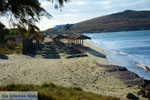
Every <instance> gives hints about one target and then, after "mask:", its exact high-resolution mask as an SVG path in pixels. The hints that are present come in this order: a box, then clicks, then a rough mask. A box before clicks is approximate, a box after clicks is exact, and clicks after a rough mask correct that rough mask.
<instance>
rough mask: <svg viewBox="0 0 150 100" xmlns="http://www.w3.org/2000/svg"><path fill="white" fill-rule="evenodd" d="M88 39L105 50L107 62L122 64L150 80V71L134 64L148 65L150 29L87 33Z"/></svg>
mask: <svg viewBox="0 0 150 100" xmlns="http://www.w3.org/2000/svg"><path fill="white" fill-rule="evenodd" d="M86 35H88V36H90V37H91V38H92V40H90V41H88V42H90V43H92V44H94V45H97V46H99V47H101V48H103V49H104V50H105V53H106V54H107V60H108V62H109V64H113V65H119V66H124V67H126V68H127V69H128V70H130V71H132V72H135V73H137V74H138V75H139V76H141V77H143V78H145V79H149V80H150V72H146V71H145V70H144V69H143V68H142V67H139V66H137V65H136V64H135V62H136V63H139V64H144V65H150V30H146V31H128V32H108V33H89V34H86Z"/></svg>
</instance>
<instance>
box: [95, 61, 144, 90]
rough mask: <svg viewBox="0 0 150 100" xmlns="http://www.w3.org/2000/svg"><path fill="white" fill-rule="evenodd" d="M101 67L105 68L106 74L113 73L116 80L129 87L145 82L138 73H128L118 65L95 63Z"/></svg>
mask: <svg viewBox="0 0 150 100" xmlns="http://www.w3.org/2000/svg"><path fill="white" fill-rule="evenodd" d="M94 63H95V64H97V65H98V66H99V67H103V68H105V70H106V72H109V73H111V74H112V75H114V76H115V77H116V78H119V79H121V80H122V81H123V82H124V83H125V84H126V85H127V86H128V87H130V86H134V85H138V86H140V84H141V83H142V82H143V79H142V78H141V77H139V76H138V75H137V74H136V73H134V72H130V71H128V70H127V69H126V68H125V67H121V66H116V65H103V64H100V63H98V62H94Z"/></svg>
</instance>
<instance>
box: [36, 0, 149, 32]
mask: <svg viewBox="0 0 150 100" xmlns="http://www.w3.org/2000/svg"><path fill="white" fill-rule="evenodd" d="M41 5H42V7H44V8H45V9H46V10H47V11H48V12H49V13H50V14H51V15H52V16H53V18H52V19H46V18H42V20H41V21H40V23H39V24H38V26H39V27H40V29H41V30H45V29H48V28H52V27H54V26H55V25H60V24H72V23H77V22H80V21H85V20H88V19H91V18H94V17H99V16H103V15H108V14H112V13H117V12H121V11H124V10H150V0H71V1H70V2H68V3H65V4H64V7H62V8H61V9H55V8H54V4H52V3H51V2H48V1H46V0H41Z"/></svg>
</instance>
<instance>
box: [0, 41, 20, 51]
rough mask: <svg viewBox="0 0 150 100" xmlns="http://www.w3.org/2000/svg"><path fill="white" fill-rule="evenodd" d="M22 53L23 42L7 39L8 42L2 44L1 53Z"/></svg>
mask: <svg viewBox="0 0 150 100" xmlns="http://www.w3.org/2000/svg"><path fill="white" fill-rule="evenodd" d="M12 53H22V43H17V42H14V41H7V43H6V44H2V45H1V44H0V54H12Z"/></svg>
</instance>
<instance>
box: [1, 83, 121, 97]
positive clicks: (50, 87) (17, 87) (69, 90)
mask: <svg viewBox="0 0 150 100" xmlns="http://www.w3.org/2000/svg"><path fill="white" fill-rule="evenodd" d="M0 91H38V98H39V100H120V99H119V98H117V97H112V96H103V95H100V94H94V93H91V92H85V91H83V90H82V89H81V88H80V87H61V86H57V85H55V84H53V83H44V84H42V85H31V84H30V85H29V84H9V85H5V86H0Z"/></svg>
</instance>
